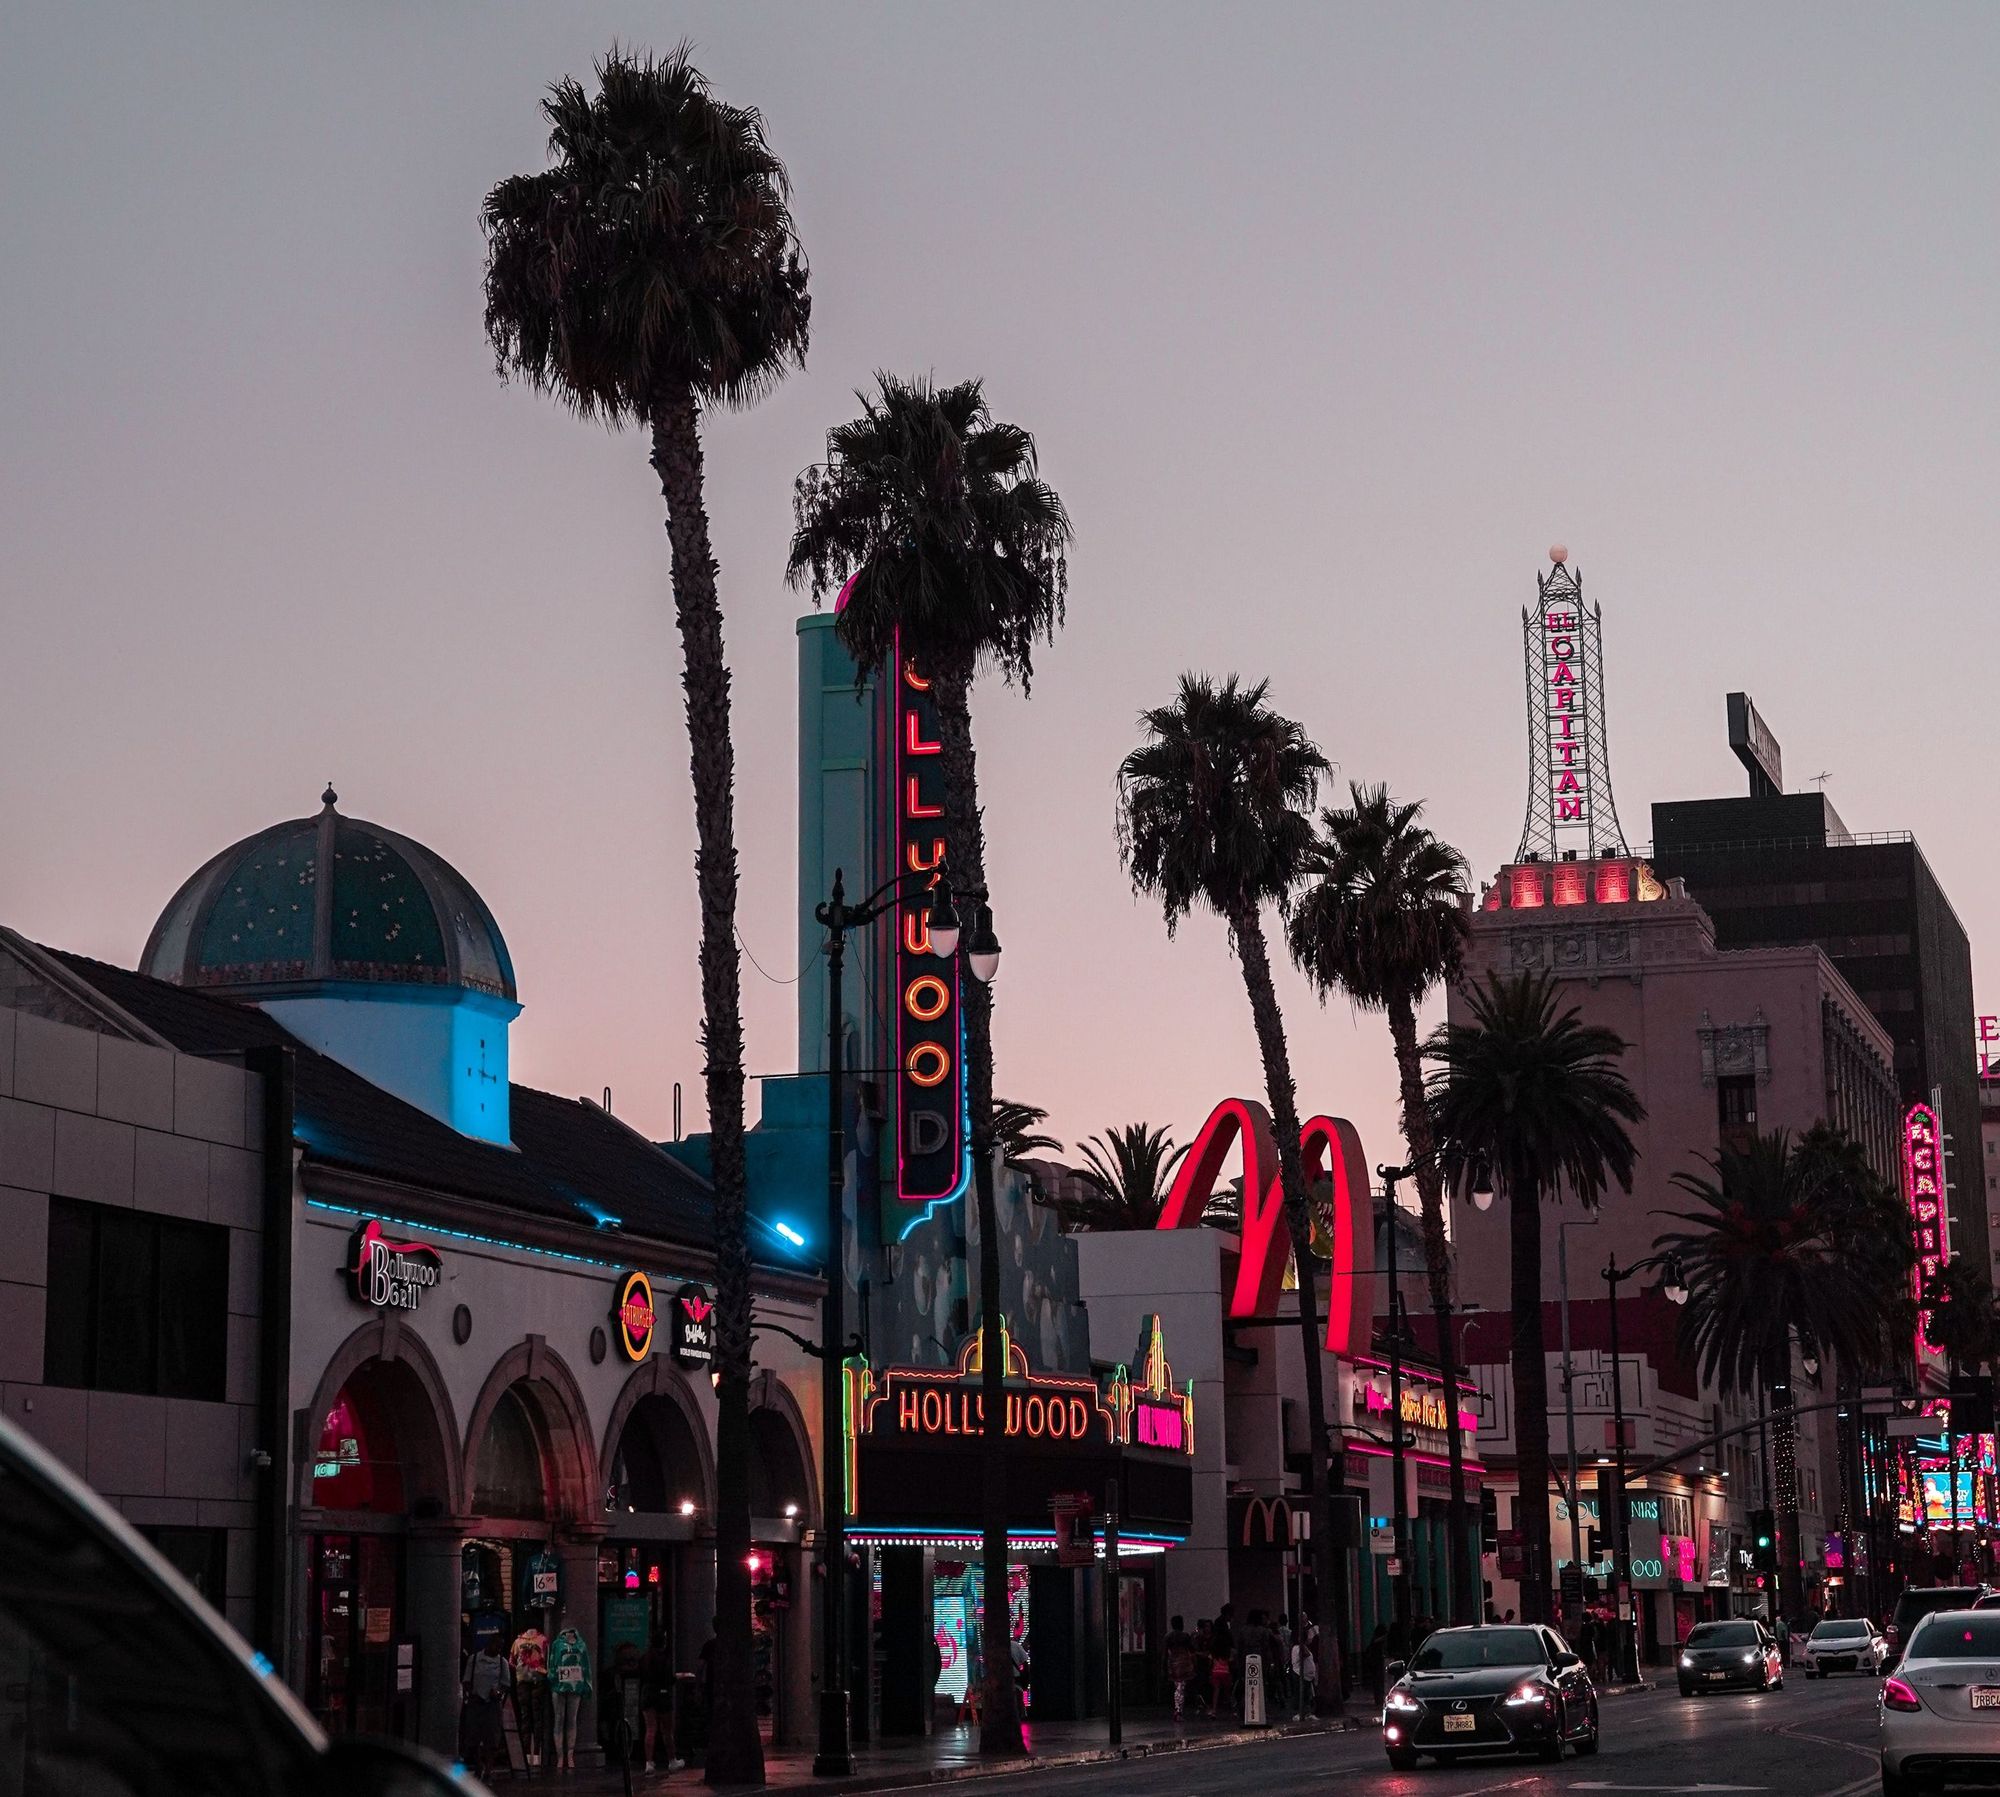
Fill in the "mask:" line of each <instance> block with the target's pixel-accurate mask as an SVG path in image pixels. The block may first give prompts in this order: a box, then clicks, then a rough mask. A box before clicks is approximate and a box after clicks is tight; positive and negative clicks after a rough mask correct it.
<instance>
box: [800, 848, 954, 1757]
mask: <svg viewBox="0 0 2000 1797" xmlns="http://www.w3.org/2000/svg"><path fill="white" fill-rule="evenodd" d="M843 873H844V870H842V869H840V868H835V869H834V873H833V892H832V894H831V895H830V896H829V897H828V899H827V901H826V902H825V903H824V904H822V905H820V906H818V907H816V908H815V910H814V912H813V915H814V917H816V918H817V919H818V920H819V922H820V923H821V924H822V925H823V926H824V927H825V929H826V933H827V941H826V985H827V995H826V1091H827V1115H826V1295H825V1297H824V1298H823V1299H822V1300H821V1323H820V1346H819V1350H818V1352H819V1357H820V1406H821V1425H820V1435H821V1441H820V1531H819V1542H820V1549H819V1563H820V1582H821V1584H822V1586H823V1587H824V1589H823V1590H822V1591H821V1593H820V1642H821V1646H820V1656H821V1665H820V1692H819V1748H818V1751H817V1752H816V1753H815V1754H814V1756H813V1775H814V1776H815V1777H816V1778H845V1777H847V1776H848V1775H849V1774H851V1773H852V1772H853V1770H854V1750H853V1745H852V1733H851V1725H852V1717H851V1713H850V1710H849V1707H848V1695H847V1456H846V1440H845V1435H844V1432H843V1430H842V1428H841V1416H842V1413H843V1411H844V1410H845V1408H846V1405H845V1398H846V1393H845V1389H844V1381H845V1378H846V1364H845V1363H846V1352H845V1348H844V1346H843V1344H844V1343H845V1342H846V1339H847V1269H846V1266H845V1264H844V1262H845V1258H846V1257H845V1254H844V1251H843V1250H844V1246H845V1242H846V1219H845V1204H844V1199H845V1196H846V1188H847V1092H846V1065H845V1059H846V1036H847V1030H846V1017H845V1015H844V1013H843V1008H842V998H841V976H842V973H843V970H844V965H845V961H846V956H847V933H848V932H849V931H850V930H859V929H865V928H866V927H867V926H868V925H869V924H872V923H873V922H874V921H875V920H876V919H877V918H878V917H880V916H881V915H882V914H883V913H884V912H885V911H887V910H889V909H891V908H892V907H893V906H895V905H896V904H898V903H899V902H900V901H901V898H902V892H903V888H904V886H905V885H906V883H907V882H909V881H910V880H912V879H916V878H919V877H921V878H924V879H930V878H932V877H933V876H932V875H930V874H929V873H925V874H923V875H921V876H919V875H913V874H904V875H901V876H899V877H897V878H895V879H891V880H887V881H884V882H883V884H882V885H880V886H878V887H877V888H876V889H875V890H874V891H873V892H871V893H870V894H869V895H868V896H867V897H866V898H865V899H862V900H861V901H860V902H859V903H858V904H853V905H850V904H849V903H848V902H847V888H846V883H845V880H844V878H843ZM934 890H935V889H934ZM944 934H945V932H944V930H943V929H942V928H934V931H933V939H934V940H936V939H937V938H941V937H943V935H944ZM957 947H958V932H957V928H956V924H955V923H954V925H953V927H952V929H951V933H950V942H949V945H948V946H941V947H939V949H938V953H939V954H941V955H944V956H945V957H947V958H949V957H950V956H951V954H952V953H953V952H954V951H955V950H956V949H957Z"/></svg>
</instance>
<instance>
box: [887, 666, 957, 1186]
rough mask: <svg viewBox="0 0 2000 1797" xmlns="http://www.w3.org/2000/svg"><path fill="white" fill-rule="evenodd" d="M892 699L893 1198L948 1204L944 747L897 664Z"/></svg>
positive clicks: (921, 696)
mask: <svg viewBox="0 0 2000 1797" xmlns="http://www.w3.org/2000/svg"><path fill="white" fill-rule="evenodd" d="M894 687H895V700H894V703H893V704H892V706H891V708H890V710H891V718H892V723H893V728H894V731H895V750H896V752H895V756H894V764H895V770H896V773H895V793H894V798H895V817H896V830H895V842H896V874H897V876H898V877H899V878H901V877H903V876H906V875H909V874H928V875H929V876H930V878H929V879H927V880H925V881H923V882H921V883H918V882H914V881H913V882H912V883H911V886H910V889H909V890H907V891H906V892H905V893H904V895H903V897H902V899H901V902H900V903H898V905H897V906H896V912H895V917H896V1067H897V1087H898V1093H899V1099H900V1102H899V1104H898V1106H897V1115H898V1120H899V1132H898V1141H897V1157H896V1166H897V1191H898V1193H899V1194H900V1196H901V1197H902V1199H903V1202H904V1203H905V1204H931V1203H935V1202H936V1201H937V1200H939V1199H942V1198H950V1197H952V1196H954V1195H955V1194H956V1193H957V1191H958V1189H959V1187H960V1184H961V1183H962V1180H963V1176H964V1169H965V1150H966V1141H965V1079H964V1067H963V1058H964V1057H963V1055H962V1053H961V1048H962V1042H961V1033H960V1018H959V989H958V982H959V970H958V961H957V958H956V957H955V956H954V957H953V958H952V959H950V960H946V959H945V958H944V957H943V956H941V955H939V954H938V953H937V952H936V950H934V949H933V948H932V947H931V926H930V909H929V907H930V892H931V889H932V888H935V887H937V886H939V885H941V884H942V883H943V880H944V860H945V836H944V766H943V753H944V742H943V738H942V736H941V735H940V733H939V730H938V714H937V703H936V701H935V700H934V699H933V698H932V696H931V683H930V682H929V681H928V680H926V679H925V678H924V677H923V676H922V675H921V674H919V673H918V671H917V667H916V664H915V663H914V662H912V661H906V660H904V659H903V655H902V650H901V646H900V639H898V648H897V652H896V676H895V681H894Z"/></svg>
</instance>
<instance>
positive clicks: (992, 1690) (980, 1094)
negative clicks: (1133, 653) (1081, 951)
mask: <svg viewBox="0 0 2000 1797" xmlns="http://www.w3.org/2000/svg"><path fill="white" fill-rule="evenodd" d="M931 696H932V697H933V698H934V699H935V700H936V701H937V713H938V742H939V745H940V749H939V760H940V764H941V767H940V771H941V772H942V773H943V776H944V832H945V867H946V870H947V874H948V877H949V879H950V882H951V885H952V888H953V889H954V890H955V891H959V892H964V891H968V890H970V891H979V892H983V891H984V890H985V887H986V837H985V830H984V829H983V827H982V826H981V824H980V821H979V773H978V763H977V760H976V758H975V756H974V753H973V746H972V667H971V664H970V663H966V664H964V665H962V666H958V667H944V668H938V669H935V670H932V671H931ZM968 921H969V920H968ZM963 953H964V951H963V950H962V949H961V951H960V954H961V957H962V956H963ZM959 990H960V993H961V995H962V996H961V998H960V1012H961V1015H962V1016H963V1017H964V1019H965V1094H966V1109H967V1110H968V1111H969V1112H970V1113H971V1118H972V1191H973V1203H974V1204H975V1205H976V1206H977V1214H978V1224H979V1329H980V1337H979V1355H980V1377H979V1404H980V1414H981V1421H982V1430H981V1434H980V1441H979V1474H980V1476H979V1490H980V1519H979V1523H980V1529H979V1532H980V1546H979V1553H980V1565H981V1569H982V1574H983V1577H984V1581H985V1590H986V1609H985V1615H984V1619H983V1621H982V1623H981V1627H980V1649H981V1652H982V1654H983V1655H984V1657H985V1661H986V1688H985V1691H984V1693H983V1695H982V1698H981V1702H980V1706H979V1751H980V1753H981V1754H982V1755H990V1756H996V1757H999V1756H1007V1755H1013V1754H1019V1753H1022V1752H1024V1751H1025V1747H1024V1743H1023V1742H1022V1739H1021V1708H1020V1701H1019V1692H1018V1690H1017V1689H1016V1687H1015V1684H1014V1655H1013V1632H1012V1627H1011V1620H1010V1617H1009V1613H1008V1604H1007V1523H1008V1520H1009V1519H1008V1515H1007V1436H1006V1402H1007V1392H1006V1379H1007V1349H1006V1335H1005V1328H1006V1319H1005V1316H1004V1313H1003V1312H1002V1310H1001V1307H1000V1221H999V1215H998V1211H997V1207H996V1206H995V1204H994V1201H993V991H992V988H991V987H989V986H987V985H985V984H984V983H983V982H981V981H979V980H976V979H974V978H973V977H972V975H971V973H970V971H969V970H967V969H964V967H963V963H962V961H961V973H960V978H959Z"/></svg>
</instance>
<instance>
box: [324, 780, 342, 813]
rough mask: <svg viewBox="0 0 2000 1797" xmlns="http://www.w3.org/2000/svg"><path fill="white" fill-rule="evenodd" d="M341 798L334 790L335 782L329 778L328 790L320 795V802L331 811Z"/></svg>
mask: <svg viewBox="0 0 2000 1797" xmlns="http://www.w3.org/2000/svg"><path fill="white" fill-rule="evenodd" d="M339 799H340V794H339V793H337V792H335V791H334V790H333V782H332V781H331V780H329V781H328V782H327V783H326V791H325V792H323V793H321V794H320V795H319V802H320V803H321V804H322V805H324V806H325V807H326V808H327V810H329V811H331V810H332V809H333V808H334V805H335V804H336V803H337V802H338V801H339Z"/></svg>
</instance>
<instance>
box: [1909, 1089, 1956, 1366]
mask: <svg viewBox="0 0 2000 1797" xmlns="http://www.w3.org/2000/svg"><path fill="white" fill-rule="evenodd" d="M1943 1148H1944V1130H1943V1128H1942V1127H1941V1126H1940V1124H1939V1123H1938V1114H1937V1112H1936V1111H1934V1110H1932V1109H1931V1107H1930V1106H1929V1105H1927V1104H1913V1105H1911V1106H1910V1108H1909V1110H1907V1111H1906V1112H1905V1113H1904V1114H1903V1200H1904V1202H1905V1203H1906V1204H1908V1206H1909V1207H1910V1241H1911V1244H1912V1246H1914V1247H1915V1249H1916V1251H1917V1264H1916V1269H1915V1271H1914V1273H1913V1274H1912V1275H1911V1277H1912V1279H1913V1281H1914V1283H1915V1288H1916V1298H1917V1303H1918V1305H1919V1306H1922V1305H1923V1302H1924V1299H1925V1297H1926V1295H1927V1294H1928V1293H1929V1291H1930V1289H1931V1286H1932V1284H1933V1283H1934V1282H1935V1281H1936V1279H1937V1276H1938V1274H1939V1273H1940V1272H1941V1271H1943V1269H1944V1265H1945V1262H1947V1261H1948V1260H1950V1259H1951V1217H1950V1215H1949V1213H1948V1212H1947V1211H1946V1209H1945V1194H1944V1154H1943ZM1943 1351H1944V1350H1943V1349H1942V1348H1940V1347H1939V1346H1938V1344H1937V1343H1936V1342H1935V1341H1934V1340H1933V1339H1932V1337H1931V1313H1930V1311H1929V1310H1928V1309H1924V1308H1920V1309H1919V1310H1918V1312H1917V1353H1918V1354H1919V1355H1925V1354H1930V1355H1937V1354H1941V1353H1942V1352H1943Z"/></svg>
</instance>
